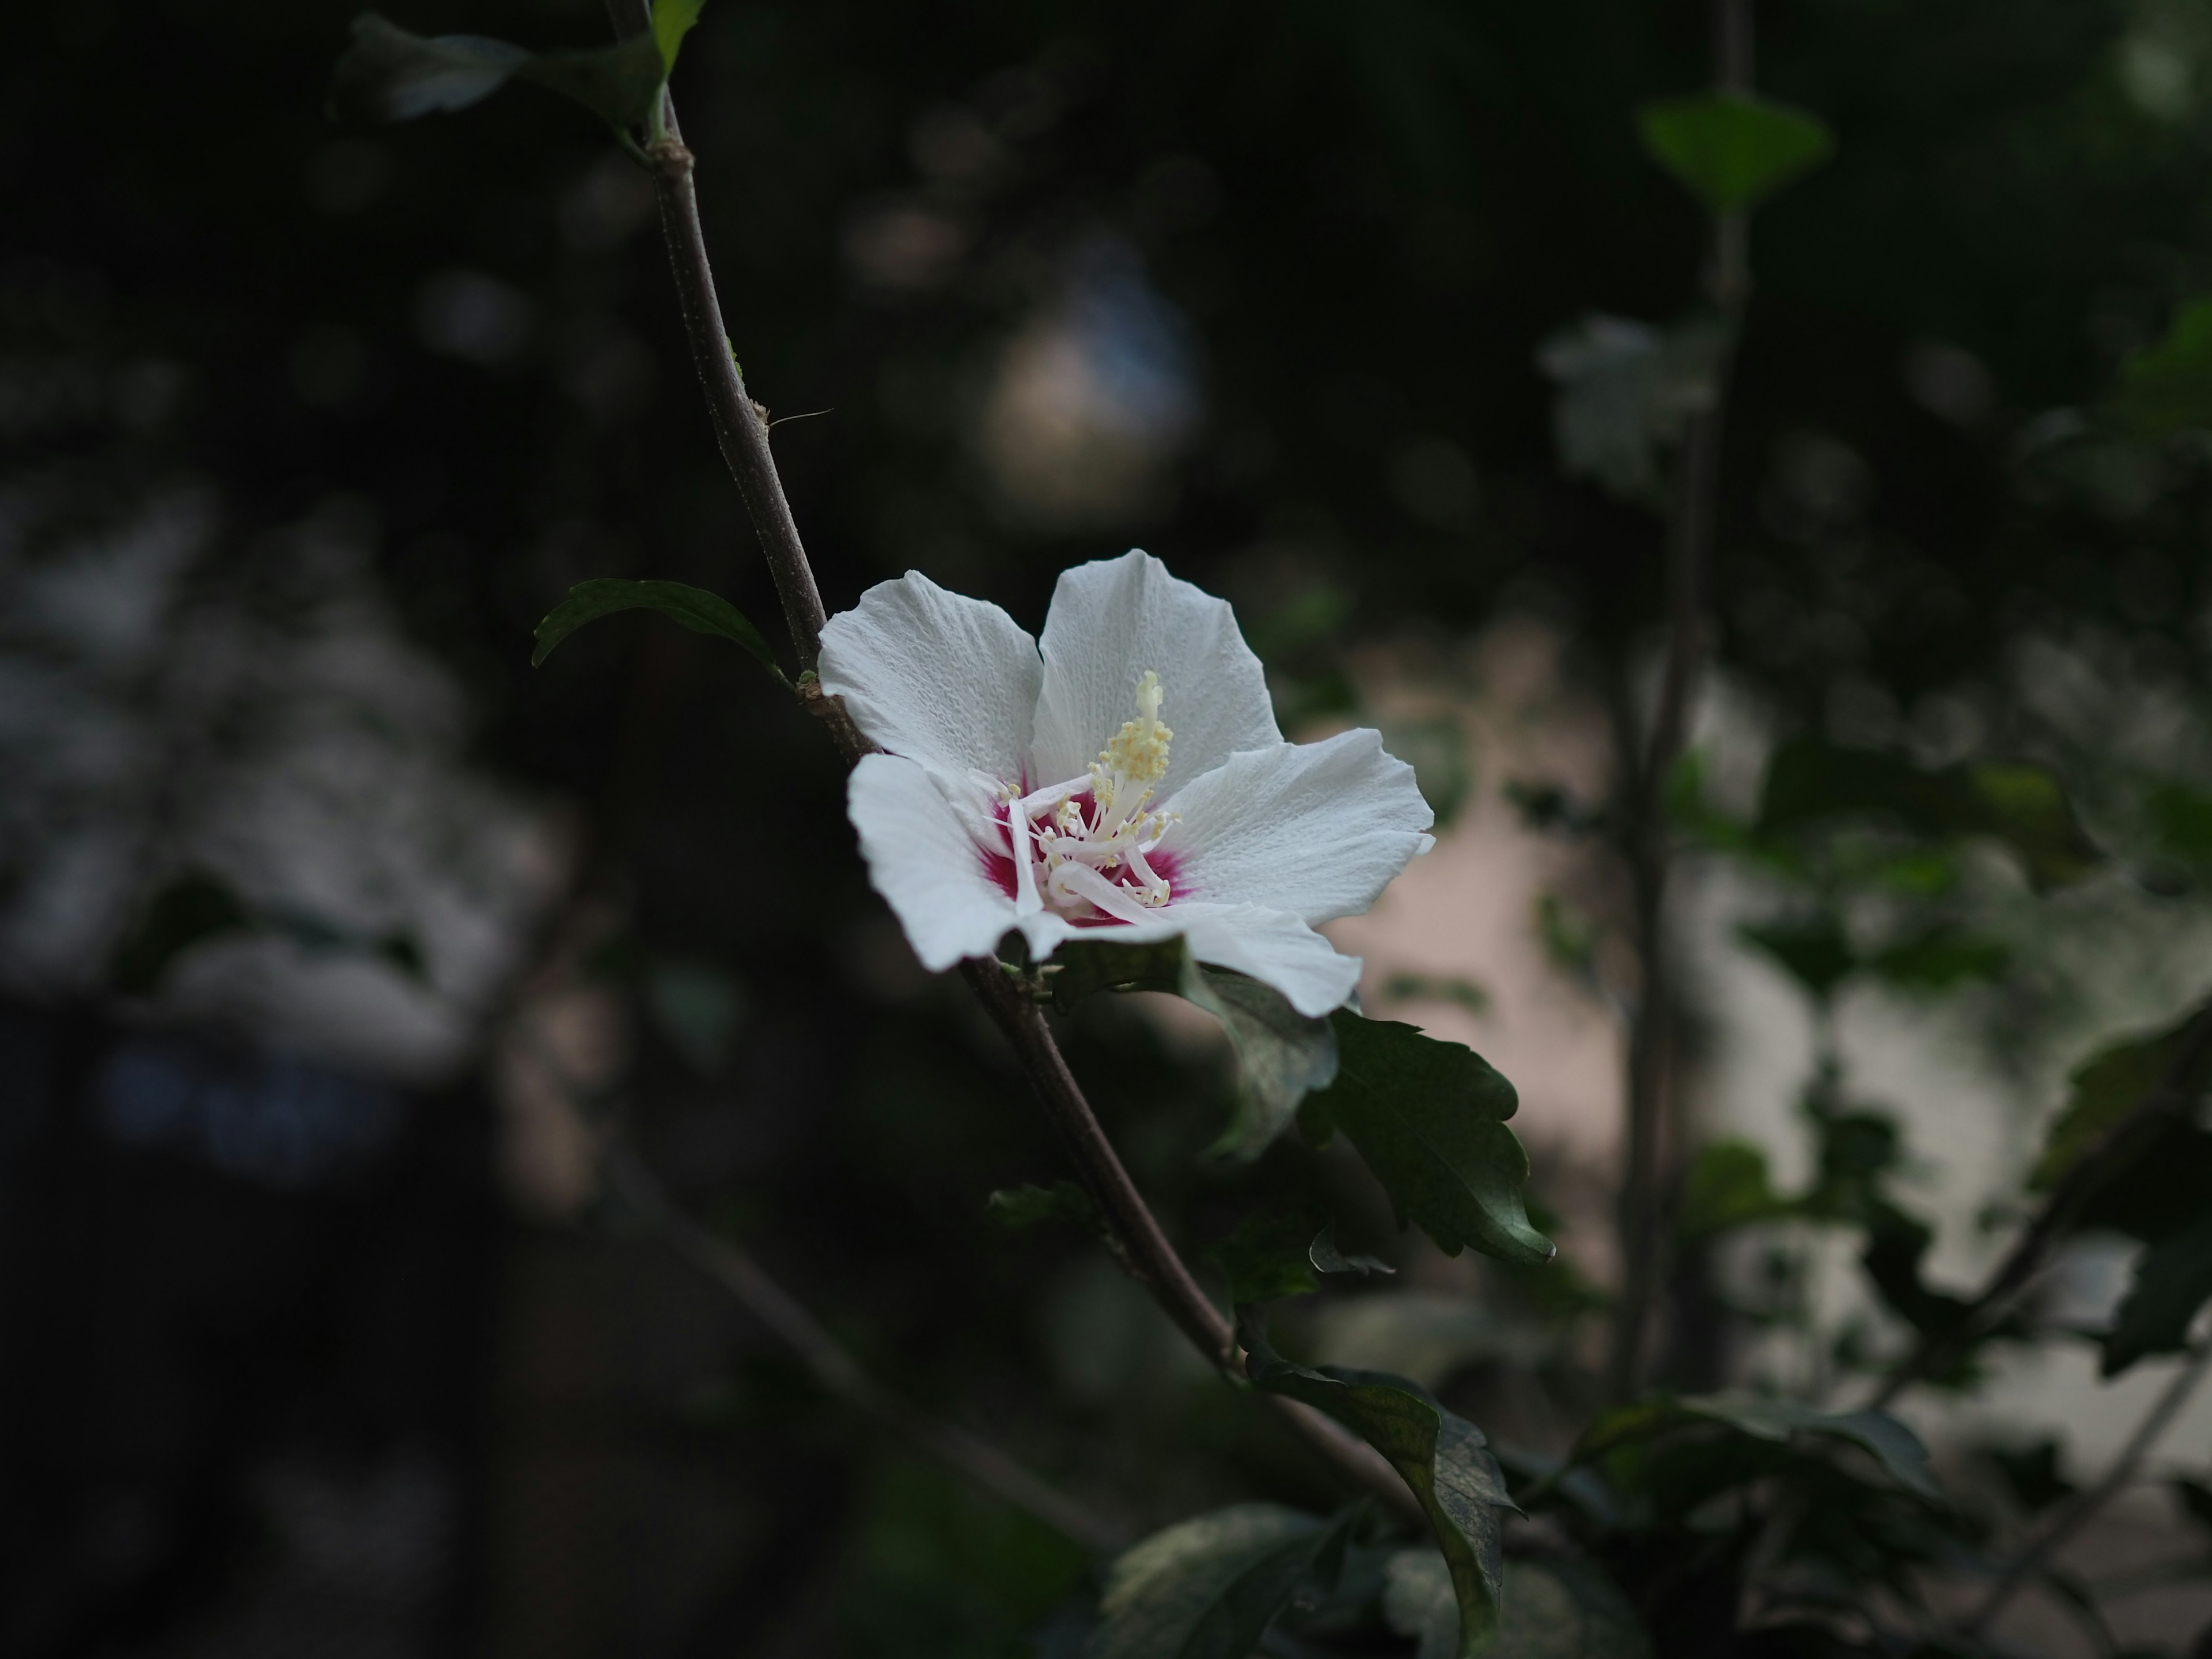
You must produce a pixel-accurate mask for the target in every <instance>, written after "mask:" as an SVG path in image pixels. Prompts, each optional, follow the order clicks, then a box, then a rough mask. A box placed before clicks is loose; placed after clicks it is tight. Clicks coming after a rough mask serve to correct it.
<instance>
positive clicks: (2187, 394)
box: [2105, 297, 2212, 437]
mask: <svg viewBox="0 0 2212 1659" xmlns="http://www.w3.org/2000/svg"><path fill="white" fill-rule="evenodd" d="M2105 407H2106V413H2108V414H2109V415H2111V416H2112V417H2113V418H2114V419H2115V420H2116V421H2118V422H2119V423H2120V424H2121V425H2122V426H2123V427H2125V428H2128V429H2129V430H2130V431H2132V432H2134V433H2136V434H2137V435H2141V436H2143V437H2155V436H2157V435H2160V434H2163V433H2167V432H2172V431H2176V430H2178V429H2179V428H2184V427H2202V426H2212V297H2200V298H2197V299H2194V300H2187V301H2183V302H2182V304H2181V305H2180V306H2179V307H2178V308H2177V309H2176V310H2175V312H2174V313H2173V320H2172V323H2170V324H2168V325H2167V326H2166V332H2165V334H2164V335H2162V336H2161V337H2160V338H2159V339H2158V340H2157V341H2156V342H2154V343H2152V344H2150V345H2147V346H2145V347H2143V348H2142V349H2140V350H2138V351H2136V353H2135V354H2134V355H2133V356H2130V358H2129V359H2128V360H2127V362H2126V363H2125V364H2124V365H2123V366H2122V368H2121V369H2120V383H2119V385H2118V387H2117V388H2116V389H2115V390H2114V391H2113V392H2112V397H2111V398H2109V399H2108V400H2107V401H2106V406H2105Z"/></svg>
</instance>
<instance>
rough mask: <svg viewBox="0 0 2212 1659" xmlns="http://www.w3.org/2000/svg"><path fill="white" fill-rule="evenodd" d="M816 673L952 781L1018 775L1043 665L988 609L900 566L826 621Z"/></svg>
mask: <svg viewBox="0 0 2212 1659" xmlns="http://www.w3.org/2000/svg"><path fill="white" fill-rule="evenodd" d="M818 671H819V672H820V674H821V676H822V689H823V690H824V691H825V692H828V693H829V695H830V696H838V697H842V698H844V700H845V707H846V708H847V709H848V711H849V712H850V713H851V714H852V716H853V720H854V724H855V725H857V726H859V727H860V730H861V731H862V732H864V733H866V735H867V736H868V737H870V738H873V739H874V740H875V741H876V742H877V743H878V744H881V745H882V746H883V747H884V748H885V749H888V750H890V751H891V753H893V754H894V755H904V756H905V757H907V758H908V759H909V760H917V761H920V762H921V763H923V764H924V765H927V766H930V767H933V768H935V769H937V770H939V771H940V772H944V773H947V774H950V775H952V776H954V777H961V776H964V775H967V773H968V772H969V771H970V770H971V769H972V770H975V771H981V772H987V773H989V774H990V775H992V776H994V777H995V778H998V779H1000V780H1001V781H1005V782H1007V783H1019V782H1021V781H1023V780H1022V775H1021V769H1022V764H1023V763H1024V761H1026V760H1027V759H1028V757H1029V752H1030V731H1031V726H1032V723H1033V721H1034V720H1035V717H1036V702H1037V692H1038V689H1039V687H1040V686H1041V684H1042V681H1043V676H1044V665H1043V663H1042V661H1041V660H1040V659H1039V658H1038V656H1037V648H1036V641H1034V640H1032V639H1031V638H1030V636H1029V635H1028V633H1027V632H1026V631H1025V630H1024V629H1023V628H1022V627H1021V626H1020V624H1018V623H1016V622H1015V621H1014V619H1013V618H1012V617H1009V616H1008V615H1007V614H1006V612H1005V611H1001V610H1000V609H999V607H998V606H997V605H989V604H986V603H985V602H984V601H983V600H981V599H969V598H967V597H966V596H965V595H963V594H959V593H951V592H946V591H945V589H944V588H941V587H939V586H938V585H937V584H936V583H935V582H933V581H932V580H929V578H928V577H927V576H925V575H923V574H921V572H920V571H917V570H909V571H908V572H907V573H906V574H905V575H903V576H902V577H900V578H899V579H898V580H896V581H890V582H878V583H877V584H876V586H873V587H872V588H870V589H869V590H868V591H867V592H865V593H863V594H862V595H860V604H858V605H854V607H853V608H852V609H851V610H850V611H841V612H839V613H838V614H837V615H836V616H835V617H831V618H830V619H829V626H828V627H826V628H824V629H823V630H822V659H821V664H820V666H819V670H818ZM1085 758H1086V759H1087V758H1088V757H1085Z"/></svg>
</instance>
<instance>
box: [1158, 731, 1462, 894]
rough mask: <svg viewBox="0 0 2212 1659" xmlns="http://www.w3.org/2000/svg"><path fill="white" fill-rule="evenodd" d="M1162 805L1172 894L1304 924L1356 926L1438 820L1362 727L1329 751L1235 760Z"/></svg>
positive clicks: (1267, 753)
mask: <svg viewBox="0 0 2212 1659" xmlns="http://www.w3.org/2000/svg"><path fill="white" fill-rule="evenodd" d="M1166 805H1168V806H1169V807H1170V808H1171V809H1172V810H1174V811H1177V812H1180V813H1181V814H1182V821H1181V822H1180V823H1176V824H1173V825H1171V826H1170V828H1169V829H1168V832H1167V834H1166V836H1164V838H1163V841H1162V843H1161V844H1162V846H1163V848H1165V849H1166V850H1168V851H1170V852H1172V853H1173V854H1175V858H1176V892H1177V894H1178V895H1181V894H1183V893H1186V892H1187V893H1188V895H1189V896H1191V897H1192V898H1193V899H1195V900H1198V901H1200V902H1206V903H1209V904H1238V903H1257V904H1266V905H1268V906H1271V907H1273V908H1277V909H1282V910H1288V911H1291V912H1292V913H1293V914H1295V915H1299V916H1302V917H1304V919H1305V920H1306V921H1308V922H1322V921H1332V920H1334V918H1335V917H1338V916H1356V915H1358V914H1359V913H1360V912H1361V911H1363V910H1364V909H1366V908H1368V907H1369V906H1370V905H1371V904H1373V903H1374V902H1375V901H1376V898H1377V897H1379V896H1381V894H1382V891H1383V888H1385V887H1387V886H1388V885H1389V884H1390V881H1391V878H1393V877H1395V875H1396V874H1397V873H1398V872H1400V871H1401V870H1402V869H1404V868H1405V867H1406V864H1407V860H1409V859H1412V858H1413V856H1414V855H1415V854H1420V853H1425V852H1427V851H1428V850H1429V848H1431V846H1432V845H1434V844H1435V843H1434V842H1433V841H1432V840H1431V838H1430V837H1429V836H1426V835H1425V834H1423V833H1422V832H1423V831H1424V830H1425V829H1427V828H1428V827H1429V825H1430V824H1431V823H1434V822H1435V821H1436V815H1435V814H1434V813H1433V812H1431V811H1430V810H1429V804H1428V802H1426V801H1425V800H1424V799H1421V792H1420V790H1419V788H1417V787H1415V786H1414V783H1413V768H1412V767H1410V766H1408V765H1407V764H1406V763H1405V762H1403V761H1401V760H1399V759H1398V758H1396V757H1395V756H1393V755H1390V754H1389V753H1387V752H1386V751H1385V750H1384V749H1383V738H1382V736H1381V734H1380V733H1378V732H1373V731H1370V730H1367V729H1365V728H1364V727H1363V728H1362V729H1361V730H1359V731H1357V732H1340V733H1338V734H1337V735H1336V736H1335V737H1333V738H1329V739H1328V741H1326V742H1324V743H1300V744H1292V743H1285V744H1278V745H1277V746H1276V747H1274V748H1273V749H1264V750H1258V751H1256V752H1255V753H1249V754H1243V755H1232V756H1231V757H1229V759H1228V760H1227V761H1226V762H1225V763H1224V764H1222V765H1221V766H1219V767H1217V768H1216V769H1214V770H1212V771H1211V772H1208V773H1207V774H1206V775H1205V776H1204V777H1200V778H1194V779H1193V780H1192V781H1191V782H1190V784H1189V786H1188V787H1187V788H1185V789H1183V790H1182V792H1181V793H1178V794H1176V795H1174V796H1172V797H1170V799H1168V801H1167V803H1166Z"/></svg>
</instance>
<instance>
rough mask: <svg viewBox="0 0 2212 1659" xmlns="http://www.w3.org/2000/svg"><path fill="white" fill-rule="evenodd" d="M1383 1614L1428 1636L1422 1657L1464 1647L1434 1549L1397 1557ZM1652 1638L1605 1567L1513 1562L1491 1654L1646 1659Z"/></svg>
mask: <svg viewBox="0 0 2212 1659" xmlns="http://www.w3.org/2000/svg"><path fill="white" fill-rule="evenodd" d="M1383 1620H1384V1621H1385V1622H1386V1623H1387V1624H1389V1626H1390V1628H1391V1629H1392V1630H1394V1631H1395V1632H1398V1633H1399V1634H1400V1635H1401V1636H1414V1637H1419V1638H1420V1646H1419V1649H1418V1650H1416V1653H1415V1659H1451V1656H1452V1655H1453V1654H1455V1653H1456V1652H1457V1651H1458V1647H1459V1607H1458V1606H1457V1604H1456V1603H1455V1602H1454V1601H1453V1600H1452V1594H1451V1577H1450V1575H1449V1572H1448V1571H1446V1569H1445V1566H1444V1564H1443V1559H1441V1558H1440V1557H1438V1556H1437V1554H1436V1553H1434V1552H1432V1551H1429V1550H1401V1551H1400V1552H1399V1553H1397V1554H1395V1555H1394V1556H1392V1557H1391V1558H1390V1561H1389V1567H1388V1569H1387V1578H1386V1582H1385V1584H1384V1588H1383ZM1650 1651H1651V1643H1650V1638H1649V1637H1647V1636H1646V1635H1645V1634H1644V1627H1643V1626H1641V1625H1640V1624H1638V1622H1637V1619H1636V1610H1635V1609H1634V1608H1633V1607H1630V1606H1629V1604H1628V1598H1627V1597H1626V1596H1624V1595H1622V1594H1621V1593H1620V1589H1619V1587H1618V1586H1616V1585H1615V1584H1614V1583H1613V1581H1612V1580H1611V1579H1610V1578H1608V1577H1606V1575H1605V1571H1604V1570H1603V1569H1602V1568H1601V1567H1599V1566H1597V1565H1595V1563H1592V1562H1589V1561H1513V1562H1509V1563H1508V1564H1507V1565H1506V1568H1505V1608H1504V1617H1503V1619H1502V1620H1500V1621H1499V1625H1498V1639H1497V1641H1496V1643H1495V1644H1492V1646H1491V1647H1490V1648H1489V1649H1488V1650H1486V1656H1485V1659H1645V1656H1647V1655H1649V1654H1650Z"/></svg>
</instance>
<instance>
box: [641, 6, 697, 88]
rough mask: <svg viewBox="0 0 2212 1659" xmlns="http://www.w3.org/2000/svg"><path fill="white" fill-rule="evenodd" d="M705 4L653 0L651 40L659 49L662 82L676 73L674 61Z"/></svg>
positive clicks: (682, 48)
mask: <svg viewBox="0 0 2212 1659" xmlns="http://www.w3.org/2000/svg"><path fill="white" fill-rule="evenodd" d="M706 4H707V0H653V44H654V45H655V46H658V47H659V49H660V73H661V76H662V78H663V79H664V80H665V78H666V77H668V76H671V75H673V74H674V73H675V72H676V59H677V56H678V54H679V53H680V52H682V51H683V50H684V36H685V35H687V34H689V33H691V26H692V25H693V24H694V23H696V22H697V21H699V14H700V12H701V11H702V10H703V9H705V7H706Z"/></svg>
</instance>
